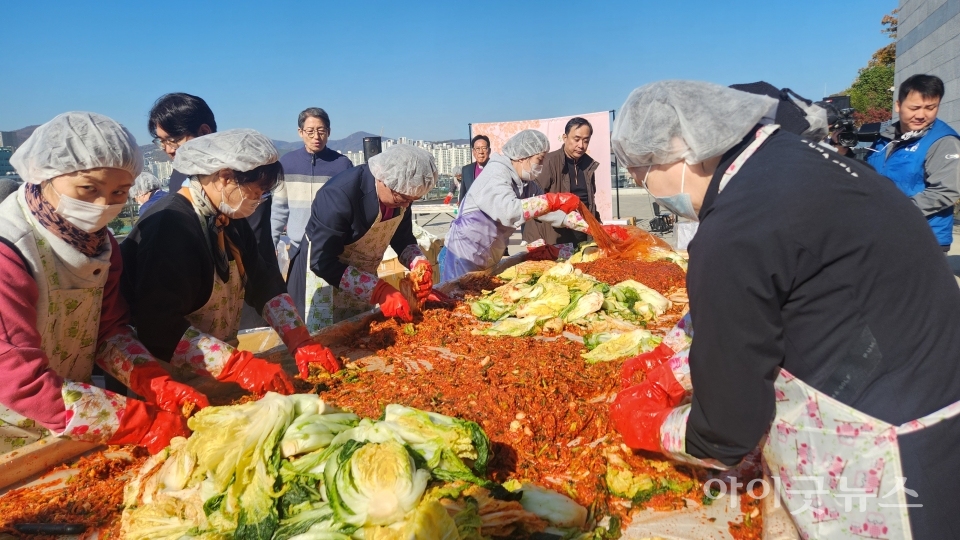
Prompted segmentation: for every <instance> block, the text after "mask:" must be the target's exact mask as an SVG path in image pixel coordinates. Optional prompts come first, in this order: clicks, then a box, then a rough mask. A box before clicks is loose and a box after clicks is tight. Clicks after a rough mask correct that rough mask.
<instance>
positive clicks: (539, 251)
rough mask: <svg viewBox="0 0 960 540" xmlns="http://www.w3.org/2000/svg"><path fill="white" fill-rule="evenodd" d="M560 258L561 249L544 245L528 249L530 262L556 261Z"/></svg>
mask: <svg viewBox="0 0 960 540" xmlns="http://www.w3.org/2000/svg"><path fill="white" fill-rule="evenodd" d="M559 256H560V248H558V247H557V246H553V245H550V244H544V245H542V246H537V247H535V248H529V247H528V248H527V260H528V261H555V260H557V257H559Z"/></svg>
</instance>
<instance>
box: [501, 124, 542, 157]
mask: <svg viewBox="0 0 960 540" xmlns="http://www.w3.org/2000/svg"><path fill="white" fill-rule="evenodd" d="M549 151H550V141H549V140H547V136H546V135H544V134H543V133H541V132H539V131H537V130H535V129H525V130H523V131H521V132H520V133H517V134H516V135H514V136H513V137H510V138H509V139H507V142H505V143H503V149H501V150H500V153H501V154H503V155H505V156H507V157H508V158H510V159H512V160H514V161H519V160H521V159H526V158H528V157H530V156H535V155H537V154H542V153H544V152H549Z"/></svg>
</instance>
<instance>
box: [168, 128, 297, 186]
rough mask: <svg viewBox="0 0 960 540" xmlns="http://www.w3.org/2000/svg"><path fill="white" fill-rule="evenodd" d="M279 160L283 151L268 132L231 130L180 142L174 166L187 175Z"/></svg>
mask: <svg viewBox="0 0 960 540" xmlns="http://www.w3.org/2000/svg"><path fill="white" fill-rule="evenodd" d="M278 159H280V154H279V152H277V148H276V147H275V146H274V145H273V142H272V141H271V140H270V139H269V138H267V136H266V135H263V134H262V133H260V132H258V131H256V130H253V129H229V130H227V131H220V132H217V133H211V134H209V135H204V136H202V137H197V138H196V139H190V140H189V141H187V142H185V143H183V144H182V145H180V148H177V155H176V156H174V158H173V168H174V169H176V170H178V171H180V172H181V173H183V174H185V175H187V176H192V175H206V174H214V173H215V172H217V171H219V170H221V169H230V170H233V171H238V172H247V171H252V170H253V169H256V168H257V167H260V166H262V165H269V164H271V163H276V161H277V160H278Z"/></svg>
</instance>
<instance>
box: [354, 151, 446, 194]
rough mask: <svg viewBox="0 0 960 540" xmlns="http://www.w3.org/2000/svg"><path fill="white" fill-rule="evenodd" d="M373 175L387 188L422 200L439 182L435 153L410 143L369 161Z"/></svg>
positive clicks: (382, 153) (384, 152)
mask: <svg viewBox="0 0 960 540" xmlns="http://www.w3.org/2000/svg"><path fill="white" fill-rule="evenodd" d="M367 166H369V167H370V173H371V174H373V177H374V178H376V179H377V180H379V181H381V182H383V183H384V185H386V186H387V187H388V188H390V189H392V190H394V191H396V192H397V193H402V194H403V195H406V196H408V197H416V198H418V199H419V198H420V197H423V196H424V195H426V194H427V192H428V191H430V190H431V189H432V188H433V186H434V184H436V183H437V165H436V163H434V161H433V154H431V153H430V152H427V151H426V150H424V149H422V148H417V147H416V146H412V145H409V144H397V145H394V146H391V147H390V148H387V149H386V150H384V151H383V152H381V153H379V154H377V155H375V156H373V157H371V158H370V159H368V160H367Z"/></svg>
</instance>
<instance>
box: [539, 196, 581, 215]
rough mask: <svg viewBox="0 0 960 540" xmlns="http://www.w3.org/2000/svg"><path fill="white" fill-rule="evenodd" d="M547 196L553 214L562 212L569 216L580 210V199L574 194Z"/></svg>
mask: <svg viewBox="0 0 960 540" xmlns="http://www.w3.org/2000/svg"><path fill="white" fill-rule="evenodd" d="M546 196H547V204H549V205H550V211H551V212H556V211H557V210H561V211H563V213H564V214H569V213H570V212H573V211H574V210H576V209H578V208H580V197H578V196H576V195H574V194H573V193H547V195H546Z"/></svg>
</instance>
